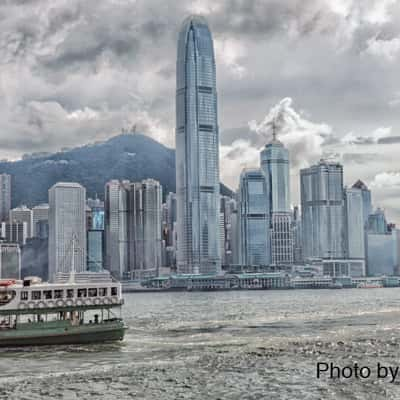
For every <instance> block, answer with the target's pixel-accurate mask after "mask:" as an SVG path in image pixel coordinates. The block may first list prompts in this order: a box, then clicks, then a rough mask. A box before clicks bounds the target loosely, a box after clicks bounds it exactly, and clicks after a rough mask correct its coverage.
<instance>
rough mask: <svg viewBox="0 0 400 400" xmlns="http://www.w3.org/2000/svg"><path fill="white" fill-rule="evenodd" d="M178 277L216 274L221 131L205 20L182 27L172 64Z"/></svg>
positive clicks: (197, 19) (195, 18) (210, 41)
mask: <svg viewBox="0 0 400 400" xmlns="http://www.w3.org/2000/svg"><path fill="white" fill-rule="evenodd" d="M176 70H177V73H176V191H177V193H176V196H177V229H178V255H177V269H178V272H179V273H195V274H198V273H212V274H216V273H219V272H220V270H221V256H220V240H219V236H220V235H219V217H220V216H219V132H218V118H217V91H216V72H215V57H214V46H213V39H212V36H211V32H210V29H209V27H208V25H207V21H206V20H205V19H204V18H203V17H198V16H191V17H189V18H187V19H186V20H185V21H184V22H183V24H182V27H181V30H180V33H179V38H178V55H177V64H176Z"/></svg>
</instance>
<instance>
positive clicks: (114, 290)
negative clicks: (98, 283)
mask: <svg viewBox="0 0 400 400" xmlns="http://www.w3.org/2000/svg"><path fill="white" fill-rule="evenodd" d="M117 293H118V291H117V288H116V287H112V288H111V296H116V295H117Z"/></svg>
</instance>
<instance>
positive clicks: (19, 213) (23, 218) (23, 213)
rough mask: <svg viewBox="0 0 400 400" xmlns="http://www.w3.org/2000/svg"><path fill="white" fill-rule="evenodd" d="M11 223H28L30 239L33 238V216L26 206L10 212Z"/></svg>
mask: <svg viewBox="0 0 400 400" xmlns="http://www.w3.org/2000/svg"><path fill="white" fill-rule="evenodd" d="M10 222H26V225H27V235H28V238H30V237H32V227H33V214H32V210H31V209H30V208H28V207H27V206H25V205H21V206H19V207H16V208H13V209H12V210H10Z"/></svg>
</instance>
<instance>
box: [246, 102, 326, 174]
mask: <svg viewBox="0 0 400 400" xmlns="http://www.w3.org/2000/svg"><path fill="white" fill-rule="evenodd" d="M292 104H293V101H292V99H291V98H290V97H287V98H284V99H283V100H281V101H280V102H279V103H278V104H277V105H275V106H274V107H272V108H271V109H270V110H269V112H268V114H267V115H266V116H265V117H264V119H263V120H262V121H261V122H259V123H258V122H256V121H250V122H249V126H250V129H251V130H253V131H255V132H257V133H258V134H259V135H260V136H262V137H263V138H264V139H265V143H267V142H268V141H270V140H271V138H272V127H273V126H275V130H276V133H277V136H278V139H279V140H280V141H282V142H283V143H284V144H285V145H286V146H287V147H288V149H289V152H290V155H291V161H292V166H293V167H296V168H302V167H306V166H308V165H310V164H311V163H313V162H315V161H317V160H318V159H320V158H321V156H322V154H323V148H322V145H323V143H324V142H325V140H326V139H328V138H329V137H331V136H332V127H331V126H329V125H328V124H325V123H315V122H312V121H309V120H308V119H306V118H304V117H303V116H302V114H300V113H298V112H297V111H296V110H295V109H294V108H293V107H292Z"/></svg>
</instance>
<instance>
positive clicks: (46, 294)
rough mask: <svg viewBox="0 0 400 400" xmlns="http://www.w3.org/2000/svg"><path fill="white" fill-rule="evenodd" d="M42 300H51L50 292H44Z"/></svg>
mask: <svg viewBox="0 0 400 400" xmlns="http://www.w3.org/2000/svg"><path fill="white" fill-rule="evenodd" d="M43 298H44V299H46V300H50V299H51V298H52V293H51V290H44V291H43Z"/></svg>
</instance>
